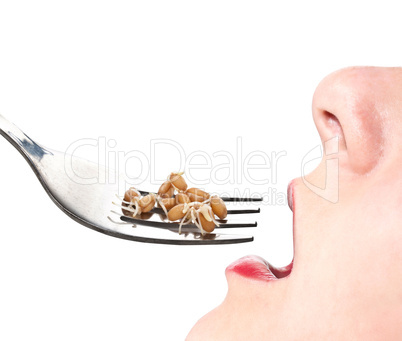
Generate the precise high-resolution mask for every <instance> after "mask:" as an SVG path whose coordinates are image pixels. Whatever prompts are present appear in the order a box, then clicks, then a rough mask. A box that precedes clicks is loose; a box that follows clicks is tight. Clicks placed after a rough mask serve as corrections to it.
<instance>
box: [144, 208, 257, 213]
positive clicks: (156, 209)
mask: <svg viewBox="0 0 402 341" xmlns="http://www.w3.org/2000/svg"><path fill="white" fill-rule="evenodd" d="M151 212H152V213H156V214H162V215H166V214H165V212H164V211H163V209H162V208H160V207H154V208H153V209H152V210H151ZM260 212H261V210H260V208H257V209H244V210H228V214H253V213H260Z"/></svg>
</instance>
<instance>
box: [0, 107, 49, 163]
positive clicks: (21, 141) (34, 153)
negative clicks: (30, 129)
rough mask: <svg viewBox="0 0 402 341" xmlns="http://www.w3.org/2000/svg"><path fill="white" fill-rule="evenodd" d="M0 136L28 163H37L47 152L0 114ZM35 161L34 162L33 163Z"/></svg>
mask: <svg viewBox="0 0 402 341" xmlns="http://www.w3.org/2000/svg"><path fill="white" fill-rule="evenodd" d="M0 134H1V135H3V136H4V138H5V139H6V140H7V141H8V142H10V143H11V144H12V145H13V146H14V147H15V148H16V149H17V150H18V151H19V152H20V153H21V154H22V156H24V157H25V158H26V159H27V160H28V161H31V162H34V163H36V162H39V161H40V160H41V159H42V158H43V156H44V155H45V154H49V153H50V154H51V152H50V151H49V150H47V149H46V148H44V147H42V146H40V145H39V144H37V143H36V142H35V141H33V140H32V139H31V138H30V137H29V136H27V135H26V134H25V133H24V132H23V131H22V130H21V129H19V128H18V127H17V126H16V125H14V124H13V123H11V122H10V121H8V120H7V119H6V118H5V117H4V116H2V115H1V114H0ZM35 161H36V162H35Z"/></svg>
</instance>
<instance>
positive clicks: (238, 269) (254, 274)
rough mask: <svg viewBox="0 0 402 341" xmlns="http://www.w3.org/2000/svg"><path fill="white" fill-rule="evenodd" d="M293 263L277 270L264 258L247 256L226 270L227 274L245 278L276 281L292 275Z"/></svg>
mask: <svg viewBox="0 0 402 341" xmlns="http://www.w3.org/2000/svg"><path fill="white" fill-rule="evenodd" d="M292 267H293V262H292V263H290V264H289V265H288V266H286V267H283V268H275V267H273V266H272V265H271V264H269V263H268V262H267V261H265V260H264V259H263V258H261V257H258V256H245V257H242V258H240V259H239V260H237V261H235V262H234V263H232V264H231V265H229V266H228V267H227V268H226V273H227V274H229V273H235V274H237V275H240V276H242V277H244V278H249V279H254V280H260V281H274V280H277V279H279V278H283V277H286V276H288V275H289V274H290V272H291V270H292Z"/></svg>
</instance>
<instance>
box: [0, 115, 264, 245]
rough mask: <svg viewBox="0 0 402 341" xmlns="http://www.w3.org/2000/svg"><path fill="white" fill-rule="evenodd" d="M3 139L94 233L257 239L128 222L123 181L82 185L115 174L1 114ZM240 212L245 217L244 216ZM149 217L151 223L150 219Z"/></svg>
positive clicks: (211, 240)
mask: <svg viewBox="0 0 402 341" xmlns="http://www.w3.org/2000/svg"><path fill="white" fill-rule="evenodd" d="M0 134H1V135H3V136H4V137H5V138H6V139H7V140H8V141H9V142H10V143H11V144H12V145H13V146H14V147H15V148H16V149H17V150H18V151H19V152H20V153H21V154H22V156H23V157H24V158H25V159H26V161H27V162H28V164H29V165H30V166H31V168H32V170H33V171H34V173H35V174H36V176H37V177H38V179H39V181H40V183H41V184H42V186H43V188H44V189H45V191H46V193H47V194H48V195H49V196H50V198H51V199H52V200H53V202H54V203H55V204H56V205H57V206H58V207H59V208H60V209H61V210H62V211H63V212H64V213H65V214H67V215H68V216H69V217H70V218H72V219H74V220H75V221H77V222H78V223H80V224H82V225H84V226H86V227H89V228H91V229H93V230H95V231H98V232H101V233H104V234H107V235H109V236H113V237H117V238H122V239H128V240H133V241H138V242H146V243H157V244H177V245H207V244H233V243H243V242H250V241H252V240H253V237H252V236H243V235H230V234H223V233H211V234H205V235H203V234H202V233H201V232H200V231H199V230H197V229H196V228H194V227H193V226H190V227H183V228H182V231H183V233H182V234H178V233H177V225H178V224H175V223H169V222H166V221H165V219H164V218H163V215H161V214H155V215H156V216H158V217H161V218H160V221H155V220H147V219H146V218H144V219H135V218H130V217H125V216H123V215H122V214H121V213H119V212H116V211H115V209H114V206H113V204H112V202H113V201H116V194H117V193H118V189H119V188H118V187H119V182H118V181H115V183H107V182H105V183H99V182H96V183H91V184H83V183H82V182H83V181H82V179H83V178H86V179H94V178H97V179H99V178H102V179H110V178H111V177H109V176H110V174H114V176H116V173H115V171H114V170H111V169H107V168H106V167H101V166H99V165H98V164H97V163H94V162H90V161H88V160H85V159H82V158H79V157H75V156H71V155H68V154H65V153H61V152H58V151H55V150H52V149H49V148H46V147H44V146H41V145H40V144H38V143H36V142H35V141H33V140H32V139H31V138H29V137H28V136H27V135H26V134H25V133H24V132H22V131H21V130H20V129H19V128H18V127H16V126H15V125H14V124H12V123H11V122H9V121H8V120H6V119H5V118H4V117H3V116H1V115H0ZM66 161H68V162H71V163H72V164H73V168H74V172H72V173H71V172H69V174H67V172H66ZM143 193H147V192H143ZM224 200H226V201H261V199H260V198H252V199H247V198H246V199H239V198H224ZM111 212H114V213H116V214H117V215H118V216H119V218H120V219H119V220H117V221H116V220H115V219H113V217H112V215H111V214H110V213H111ZM254 212H259V210H258V211H256V210H254ZM156 213H158V211H156ZM159 213H160V212H159ZM232 213H233V212H232ZM240 213H245V211H244V212H240ZM249 213H250V212H249ZM147 218H148V219H149V217H147ZM220 225H221V226H220V227H221V229H222V230H223V229H224V228H225V226H226V227H240V226H241V227H247V226H256V223H253V224H247V223H238V226H230V225H228V223H226V221H223V222H222V224H220Z"/></svg>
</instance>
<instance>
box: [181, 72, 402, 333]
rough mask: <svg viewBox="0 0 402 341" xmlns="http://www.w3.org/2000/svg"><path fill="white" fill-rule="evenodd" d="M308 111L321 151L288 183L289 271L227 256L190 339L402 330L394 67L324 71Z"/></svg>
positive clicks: (401, 198) (398, 78) (399, 131)
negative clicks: (217, 295) (255, 271)
mask: <svg viewBox="0 0 402 341" xmlns="http://www.w3.org/2000/svg"><path fill="white" fill-rule="evenodd" d="M313 117H314V122H315V124H316V127H317V129H318V132H319V134H320V137H321V140H322V142H323V145H324V151H325V153H324V154H328V155H324V157H323V159H322V161H321V163H320V164H319V166H318V167H317V168H316V169H315V170H314V171H313V172H312V173H310V174H309V175H307V176H305V178H304V180H303V178H298V179H295V180H293V181H292V183H291V186H290V188H292V189H293V192H291V196H292V198H293V215H294V216H293V220H294V222H293V224H294V260H293V268H292V269H291V272H290V274H289V275H288V276H287V272H286V271H285V272H282V273H281V272H279V271H278V270H275V269H273V271H272V272H273V273H274V274H275V273H276V274H277V275H278V277H283V278H276V277H275V276H274V274H273V273H271V272H270V270H269V268H270V266H268V265H266V264H264V263H260V265H259V267H260V269H259V271H260V272H261V274H260V276H257V277H253V278H250V277H247V276H244V275H241V274H239V273H238V272H237V271H236V264H235V265H232V266H229V267H228V269H227V270H226V277H227V281H228V293H227V296H226V298H225V299H224V301H223V303H222V304H221V305H220V306H218V307H217V308H216V309H214V310H213V311H211V312H210V313H208V314H207V315H206V316H204V317H203V318H201V319H200V320H199V321H198V323H197V324H196V325H195V326H194V327H193V329H192V330H191V332H190V334H189V335H188V337H187V340H188V341H196V340H208V341H213V340H231V341H234V340H248V341H252V340H258V341H262V340H282V341H286V340H381V341H383V340H400V339H401V338H402V209H401V205H402V171H401V169H400V167H401V166H402V68H378V67H353V68H347V69H342V70H339V71H337V72H334V73H332V74H330V75H329V76H327V77H326V78H324V79H323V80H322V81H321V83H320V84H319V85H318V87H317V89H316V91H315V94H314V98H313ZM334 137H338V138H339V143H337V144H336V145H337V146H338V152H336V149H334V145H333V142H334V141H335V142H336V141H337V140H336V139H335V140H334V139H333V138H334ZM327 141H332V145H330V144H328V142H327ZM329 149H331V150H329ZM334 150H335V152H334ZM328 174H332V175H333V174H339V175H337V176H335V177H334V176H332V177H330V178H329V177H328ZM306 183H307V184H309V183H310V184H313V185H314V186H317V187H321V188H324V187H325V191H324V192H320V191H319V190H314V188H312V187H311V186H310V188H309V187H308V186H307V185H306ZM331 201H332V202H331ZM334 201H335V202H334ZM253 259H254V258H251V259H250V262H252V263H253V264H254V266H256V267H258V265H256V264H258V263H256V261H257V260H255V259H254V260H253ZM243 263H244V260H243ZM290 268H291V267H289V269H290ZM288 272H289V271H288Z"/></svg>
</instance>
